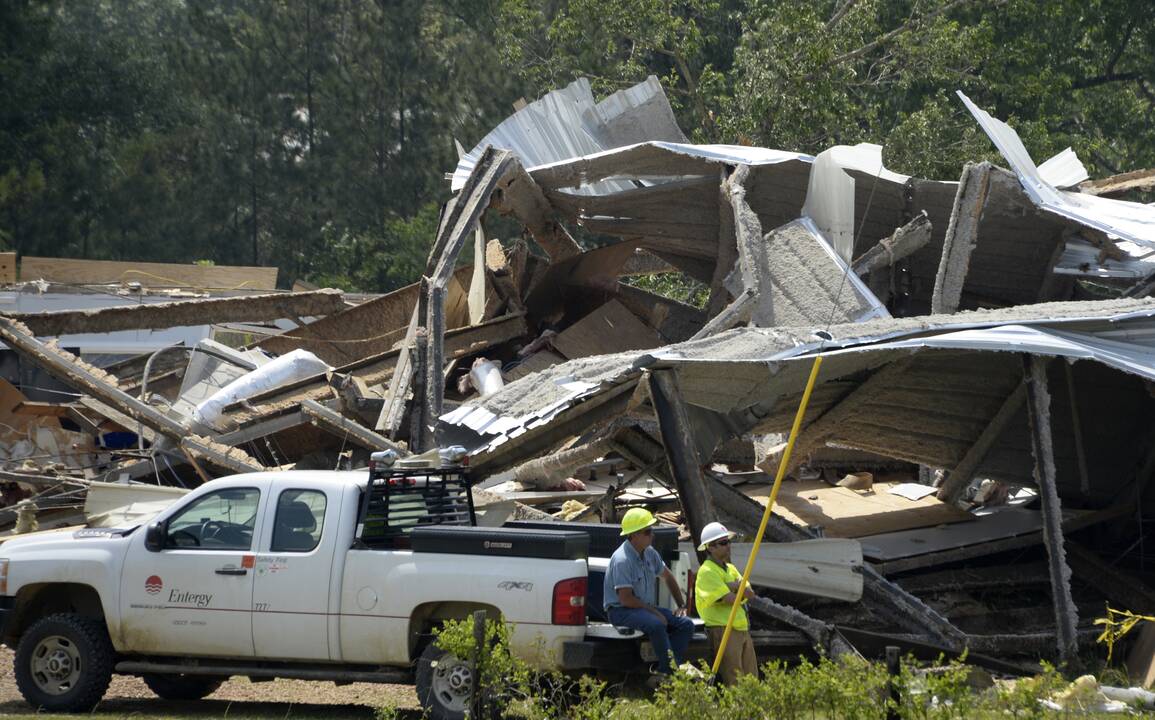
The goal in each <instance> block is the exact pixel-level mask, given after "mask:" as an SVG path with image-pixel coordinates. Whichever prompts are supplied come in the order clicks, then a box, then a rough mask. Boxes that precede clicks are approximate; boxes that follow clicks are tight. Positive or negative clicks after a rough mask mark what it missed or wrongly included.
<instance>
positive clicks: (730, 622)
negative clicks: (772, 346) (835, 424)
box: [712, 355, 822, 675]
mask: <svg viewBox="0 0 1155 720" xmlns="http://www.w3.org/2000/svg"><path fill="white" fill-rule="evenodd" d="M820 367H822V356H821V355H818V356H816V357H815V358H814V365H813V366H812V367H811V368H810V379H809V380H807V381H806V390H804V391H803V393H802V402H801V403H799V405H798V413H797V414H796V415H795V416H794V426H793V427H791V428H790V437H789V439H787V440H786V450H785V452H783V453H782V459H781V460H779V461H778V473H777V474H776V475H775V477H774V486H773V487H772V488H771V489H770V498H769V499H768V500H767V501H766V511H765V512H764V513H762V524H761V525H759V526H758V534H757V535H756V536H755V537H754V547H752V548H750V558H749V559H748V560H747V561H746V570H745V572H743V573H742V580H741V581H740V582H739V583H738V591H737V592H735V593H734V604H733V605H731V606H730V617H729V618H728V619H727V620H726V630H725V632H723V633H722V642H721V643H719V644H718V654H717V655H716V656H715V657H714V667H713V668H712V672H713V673H714V674H715V675H717V674H718V668H719V667H721V666H722V655H723V654H725V652H726V644H727V643H729V642H730V632H731V631H732V630H733V629H734V618H736V617H738V606H739V605H740V604H741V603H742V598H743V596H745V594H746V586H747V585H749V584H750V574H751V573H752V572H753V571H754V561H755V560H757V559H758V550H759V548H761V547H762V536H763V535H765V534H766V525H768V524H769V523H770V514H771V511H772V510H773V509H774V501H775V500H776V499H777V498H778V488H779V487H781V486H782V478H783V477H785V476H786V467H787V466H788V465H789V464H790V453H791V452H793V450H794V441H795V440H797V439H798V430H799V429H800V428H801V427H802V418H803V416H805V415H806V406H807V405H809V404H810V391H811V390H813V389H814V383H815V381H817V380H818V368H820Z"/></svg>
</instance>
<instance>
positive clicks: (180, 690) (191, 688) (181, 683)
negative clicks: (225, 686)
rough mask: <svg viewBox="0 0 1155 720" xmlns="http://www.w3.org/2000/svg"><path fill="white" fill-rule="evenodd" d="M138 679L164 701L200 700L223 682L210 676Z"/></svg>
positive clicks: (152, 676)
mask: <svg viewBox="0 0 1155 720" xmlns="http://www.w3.org/2000/svg"><path fill="white" fill-rule="evenodd" d="M140 679H141V680H144V684H145V685H148V689H149V690H152V691H153V692H154V693H156V696H157V697H159V698H162V699H164V700H201V699H204V698H206V697H208V696H209V695H212V694H213V693H214V692H216V691H217V688H219V687H220V686H221V683H223V682H224V681H225V679H224V678H220V677H213V676H212V675H141V676H140Z"/></svg>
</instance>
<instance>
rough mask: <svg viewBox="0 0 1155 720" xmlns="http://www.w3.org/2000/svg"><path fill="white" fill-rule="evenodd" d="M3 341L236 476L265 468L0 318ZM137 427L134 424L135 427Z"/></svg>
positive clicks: (54, 374) (24, 329)
mask: <svg viewBox="0 0 1155 720" xmlns="http://www.w3.org/2000/svg"><path fill="white" fill-rule="evenodd" d="M0 340H3V342H4V343H5V344H6V345H8V347H10V348H12V349H13V350H15V351H16V352H17V353H19V354H20V355H21V356H22V357H25V358H27V359H28V360H30V361H31V362H32V363H34V364H35V365H37V366H38V367H41V368H43V369H44V370H46V371H47V372H48V373H49V374H51V375H53V376H54V377H56V378H58V379H60V380H61V381H63V382H64V383H66V384H67V385H69V386H71V387H74V388H76V389H78V390H80V391H81V392H82V393H85V394H88V395H91V396H92V397H93V398H95V399H96V400H99V401H100V402H102V403H105V404H107V405H109V406H110V407H112V408H113V409H115V410H116V411H118V412H121V413H124V414H125V415H128V416H129V417H131V418H132V419H133V420H135V421H137V423H139V424H142V425H144V426H145V427H148V428H150V429H151V430H153V431H154V432H156V433H159V434H161V435H164V436H165V437H167V438H169V439H170V440H172V441H174V442H175V443H176V444H178V445H181V446H183V447H187V448H188V449H189V450H190V451H192V452H193V453H195V454H197V456H198V457H201V458H203V459H205V460H207V461H209V462H212V463H213V464H214V465H217V466H218V467H223V468H226V469H228V470H232V471H233V472H253V471H259V470H264V469H265V467H264V466H263V465H261V464H260V463H258V462H257V461H256V460H254V459H253V458H252V457H250V456H249V455H248V454H247V453H244V452H241V451H240V450H237V449H235V448H229V447H225V446H223V445H220V444H218V443H215V442H213V441H212V440H209V439H207V438H198V437H196V436H195V435H190V434H189V432H188V430H187V429H186V428H185V427H184V426H183V425H181V424H180V423H178V422H177V421H176V420H173V419H172V418H170V417H169V416H168V415H165V414H164V413H162V412H160V411H159V410H157V409H156V408H154V407H152V406H151V405H148V404H146V403H143V402H141V401H140V400H137V399H136V398H134V397H132V396H131V395H129V394H128V393H126V392H124V391H123V390H121V389H120V388H119V387H117V385H116V378H114V377H112V376H111V375H109V374H107V373H105V372H104V371H102V370H100V369H99V368H96V367H93V366H91V365H89V364H88V363H86V362H84V361H83V360H81V359H80V358H78V357H76V356H75V355H72V354H71V353H68V352H65V351H64V350H61V349H60V348H58V347H56V346H55V345H52V344H47V343H42V342H40V341H39V340H37V339H36V338H35V337H33V335H32V332H31V331H30V330H29V329H28V328H27V327H26V326H24V325H23V324H21V323H18V322H16V321H14V320H10V319H8V318H6V317H0ZM137 423H132V424H133V425H136V424H137Z"/></svg>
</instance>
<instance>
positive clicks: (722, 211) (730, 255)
mask: <svg viewBox="0 0 1155 720" xmlns="http://www.w3.org/2000/svg"><path fill="white" fill-rule="evenodd" d="M727 172H728V171H727V168H722V169H721V170H720V171H719V173H718V174H719V179H720V182H719V184H718V257H717V260H716V262H715V263H714V274H713V276H712V277H711V278H710V297H709V299H708V300H707V301H706V317H708V318H714V317H717V315H718V313H720V312H722V310H723V309H724V308H725V307H726V306H727V304H728V301H729V299H730V292H729V291H728V290H727V289H726V286H725V281H726V276H728V275H729V274H730V271H732V270H733V269H734V264H735V263H736V262H738V237H737V234H736V233H737V228H736V226H735V223H734V206H733V205H732V204H731V202H730V188H731V179H730V178H729V177H727ZM748 173H749V170H747V171H746V172H745V173H743V174H742V176H741V177H737V178H734V183H736V184H739V183H741V180H742V179H744V178H745V177H746V176H747V174H748Z"/></svg>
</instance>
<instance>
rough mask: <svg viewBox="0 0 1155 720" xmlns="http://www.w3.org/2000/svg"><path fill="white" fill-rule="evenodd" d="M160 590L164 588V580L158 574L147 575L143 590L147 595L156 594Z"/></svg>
mask: <svg viewBox="0 0 1155 720" xmlns="http://www.w3.org/2000/svg"><path fill="white" fill-rule="evenodd" d="M161 590H164V580H161V579H160V576H159V575H149V576H148V579H147V580H145V581H144V591H145V592H146V593H148V594H149V595H156V594H157V593H159V592H160V591H161Z"/></svg>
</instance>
